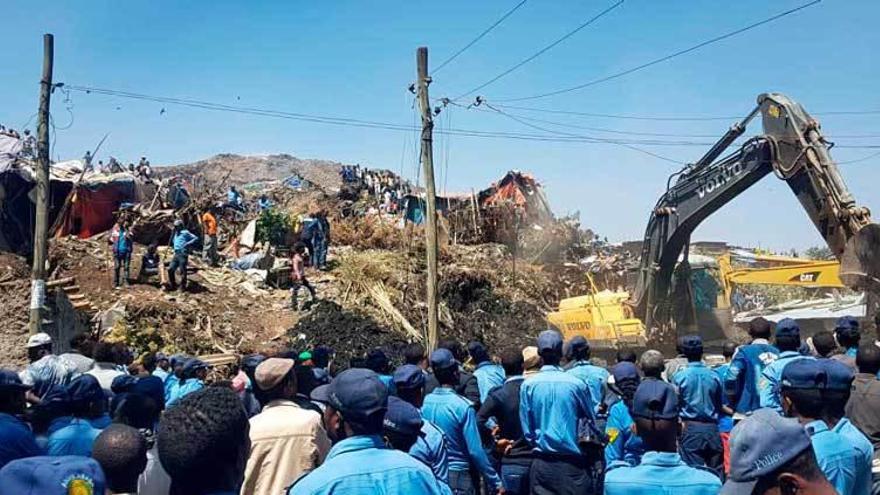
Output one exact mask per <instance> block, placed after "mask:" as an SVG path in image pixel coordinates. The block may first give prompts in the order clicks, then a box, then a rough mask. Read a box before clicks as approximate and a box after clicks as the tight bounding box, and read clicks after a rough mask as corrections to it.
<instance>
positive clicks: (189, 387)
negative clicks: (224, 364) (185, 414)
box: [166, 358, 210, 408]
mask: <svg viewBox="0 0 880 495" xmlns="http://www.w3.org/2000/svg"><path fill="white" fill-rule="evenodd" d="M209 369H210V365H208V364H207V363H205V362H204V361H202V360H201V359H197V358H189V359H187V360H186V362H185V363H184V364H183V368H182V378H181V380H180V385H179V386H178V387H177V389H176V392H175V393H174V395H172V396H171V399H170V400H168V401H166V405H167V407H169V408H170V407H171V406H173V405H174V404H176V403H177V402H178V401H180V399H183V398H184V397H186V396H187V395H189V394H191V393H193V392H197V391H199V390H201V389H203V388H205V379H206V378H207V376H208V370H209Z"/></svg>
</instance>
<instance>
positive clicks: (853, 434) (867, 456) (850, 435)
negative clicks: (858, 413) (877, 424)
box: [832, 418, 874, 495]
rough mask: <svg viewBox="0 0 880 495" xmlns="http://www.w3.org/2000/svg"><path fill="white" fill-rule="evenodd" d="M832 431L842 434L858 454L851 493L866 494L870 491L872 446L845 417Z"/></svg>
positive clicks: (855, 494) (856, 494)
mask: <svg viewBox="0 0 880 495" xmlns="http://www.w3.org/2000/svg"><path fill="white" fill-rule="evenodd" d="M832 431H833V432H835V433H837V434H838V435H840V436H842V437H843V438H844V440H846V441H847V442H848V443H849V444H850V445H852V446H853V448H854V449H855V450H856V452H858V454H859V455H858V460H859V464H858V465H857V466H856V488H855V490H854V491H853V495H868V494H869V493H871V484H872V481H871V480H872V474H871V464H872V462H873V459H874V446H873V445H872V444H871V441H870V440H868V437H866V436H865V435H864V434H863V433H862V432H861V431H859V429H858V428H856V427H855V425H853V424H852V423H851V422H850V421H849V420H848V419H846V418H841V419H840V421H838V422H837V424H836V425H834V428H833V429H832Z"/></svg>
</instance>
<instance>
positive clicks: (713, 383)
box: [672, 335, 724, 478]
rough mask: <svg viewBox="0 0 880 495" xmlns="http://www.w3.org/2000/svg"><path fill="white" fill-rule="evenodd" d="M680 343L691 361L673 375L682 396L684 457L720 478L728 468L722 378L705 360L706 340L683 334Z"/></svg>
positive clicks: (688, 461)
mask: <svg viewBox="0 0 880 495" xmlns="http://www.w3.org/2000/svg"><path fill="white" fill-rule="evenodd" d="M678 346H679V348H680V349H681V351H682V353H683V354H684V356H685V357H686V358H687V360H688V363H687V365H686V366H685V367H683V368H681V369H680V370H679V371H678V372H677V373H676V374H675V375H674V376H673V377H672V382H673V384H674V385H675V386H676V387H677V389H678V394H679V397H680V398H681V404H680V417H681V422H682V434H681V458H682V460H684V462H686V463H687V464H688V465H689V466H706V467H708V468H709V469H711V470H712V471H714V472H715V473H716V474H717V475H718V477H719V478H720V477H721V476H722V474H723V468H724V455H723V448H722V446H721V435H720V434H719V432H718V418H719V416H720V415H721V413H722V408H723V406H722V404H721V396H722V395H723V392H722V390H721V389H722V385H721V379H719V378H718V376H717V375H716V374H715V373H714V372H713V371H712V370H711V369H709V368H708V367H707V366H706V365H705V364H704V363H703V339H702V338H700V336H699V335H687V336H684V337H682V338H681V339H679V342H678Z"/></svg>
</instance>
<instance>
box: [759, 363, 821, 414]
mask: <svg viewBox="0 0 880 495" xmlns="http://www.w3.org/2000/svg"><path fill="white" fill-rule="evenodd" d="M798 359H815V358H814V357H812V356H804V355H803V354H801V353H799V352H797V351H785V352H781V353H779V357H778V358H776V360H775V361H773V362H772V363H770V364H768V365H767V367H766V368H764V371H763V372H762V373H761V379H760V381H758V396H759V398H760V400H761V407H770V408H773V409H776V412H779V413H782V400H781V398H780V395H779V380H781V379H782V370H783V369H785V367H786V366H787V365H788V363H790V362H792V361H797V360H798Z"/></svg>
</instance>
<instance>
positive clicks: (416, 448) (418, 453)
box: [409, 420, 449, 484]
mask: <svg viewBox="0 0 880 495" xmlns="http://www.w3.org/2000/svg"><path fill="white" fill-rule="evenodd" d="M409 455H411V456H413V457H415V458H416V459H418V460H420V461H422V462H423V463H424V464H425V465H426V466H428V467H429V468H431V471H433V472H434V476H436V477H437V479H438V480H440V481H442V482H443V483H446V484H449V451H448V450H447V448H446V435H444V434H443V432H442V431H440V429H439V428H437V427H436V426H434V423H431V422H430V421H428V420H423V421H422V436H420V437H419V438H418V440H416V443H415V444H414V445H413V446H412V447H411V448H410V449H409Z"/></svg>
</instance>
